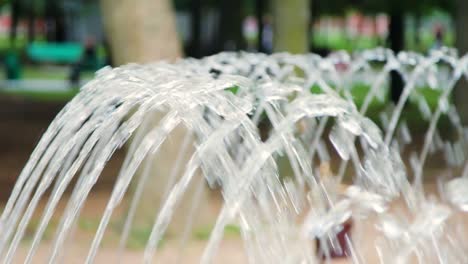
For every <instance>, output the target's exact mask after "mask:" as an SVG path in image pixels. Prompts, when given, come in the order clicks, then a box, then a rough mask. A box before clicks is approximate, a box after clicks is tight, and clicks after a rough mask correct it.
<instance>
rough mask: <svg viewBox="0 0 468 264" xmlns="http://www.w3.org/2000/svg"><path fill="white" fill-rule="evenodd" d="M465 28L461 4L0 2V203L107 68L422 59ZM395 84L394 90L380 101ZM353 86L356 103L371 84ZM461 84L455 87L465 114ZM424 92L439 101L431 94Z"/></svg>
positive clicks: (447, 0) (465, 47)
mask: <svg viewBox="0 0 468 264" xmlns="http://www.w3.org/2000/svg"><path fill="white" fill-rule="evenodd" d="M467 26H468V1H467V0H392V1H388V0H224V1H221V0H118V1H117V0H100V1H99V0H6V1H5V0H4V1H0V61H1V69H0V72H1V77H0V199H1V200H2V201H3V202H2V204H3V203H4V201H5V200H6V199H7V198H8V196H9V194H10V191H11V189H12V186H13V184H14V182H15V180H16V178H17V176H18V175H19V173H20V172H21V169H22V168H23V166H24V164H25V163H26V161H27V160H28V158H29V155H30V153H31V152H32V150H33V149H34V146H35V145H36V144H37V142H38V140H39V139H40V137H41V135H42V133H43V132H44V131H45V130H46V129H47V127H48V125H49V124H50V122H51V121H52V119H53V118H54V117H55V115H56V114H57V113H58V112H59V111H60V109H62V108H63V106H64V105H65V104H66V103H67V102H68V101H69V100H70V99H72V98H73V96H74V95H76V94H77V93H78V91H79V87H81V86H82V85H83V84H85V83H86V82H87V81H89V80H90V79H91V78H93V75H94V72H95V71H96V70H98V69H100V68H102V67H104V66H106V65H110V66H113V67H114V66H118V65H122V64H125V63H129V62H141V63H145V62H151V61H156V60H161V59H164V60H174V59H177V58H182V57H195V58H200V57H203V56H208V55H212V54H216V53H218V52H222V51H249V52H263V53H273V52H283V51H287V52H291V53H307V52H313V53H317V54H319V55H322V56H326V55H328V54H330V53H331V52H334V51H338V50H345V51H348V52H350V53H353V52H359V51H361V50H364V49H372V48H375V47H387V48H390V49H392V50H393V51H395V52H399V51H402V50H410V51H416V52H420V53H423V54H427V53H429V52H430V51H431V50H434V49H438V48H441V47H443V46H448V47H454V48H457V49H458V52H459V54H460V55H464V54H465V53H466V52H467V51H468V30H467ZM392 78H393V77H392ZM392 83H398V82H397V81H394V82H392ZM401 89H402V87H401V85H392V87H391V90H390V92H389V93H390V95H389V96H388V98H386V99H385V100H386V101H385V102H384V104H389V105H391V104H393V103H394V102H395V101H396V100H398V97H399V93H400V92H401ZM358 90H359V89H358ZM358 90H356V94H355V96H356V97H357V98H359V96H361V97H362V98H363V96H365V93H366V90H365V89H364V90H363V91H360V92H359V91H358ZM466 91H467V90H466V89H458V90H457V91H456V92H455V94H456V95H457V98H458V100H459V101H460V102H461V104H459V108H458V109H459V112H460V113H461V116H462V118H465V119H466V116H468V111H465V110H466V109H468V108H467V106H465V105H466V103H464V102H468V94H467V92H466ZM426 96H428V98H426V100H427V102H432V104H434V105H435V104H436V103H437V98H438V97H437V93H435V94H434V93H432V92H431V94H428V95H426ZM356 101H357V103H358V102H359V99H357V100H356ZM430 107H433V105H430ZM464 109H465V110H464ZM414 119H415V120H417V119H418V117H417V116H416V117H415V118H414ZM416 123H417V122H416ZM465 124H466V122H465ZM422 131H425V130H422ZM423 135H424V134H422V133H421V138H422V137H423ZM123 154H124V153H117V155H116V156H115V158H114V159H113V160H111V161H110V162H111V164H110V166H108V169H106V170H105V171H104V177H102V179H100V180H99V182H98V184H97V185H96V188H95V190H96V191H103V193H108V192H109V191H110V190H111V188H112V184H113V179H114V177H113V176H115V175H116V173H117V171H118V170H119V165H120V164H121V162H122V157H123ZM96 201H97V203H102V204H104V203H105V201H106V200H105V199H102V200H99V197H98V198H97V200H96ZM96 214H99V212H97V213H96ZM81 224H82V225H83V226H84V228H85V229H86V227H89V226H90V225H97V224H96V223H92V220H89V219H88V222H86V221H85V222H84V223H81Z"/></svg>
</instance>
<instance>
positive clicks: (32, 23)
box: [28, 1, 36, 43]
mask: <svg viewBox="0 0 468 264" xmlns="http://www.w3.org/2000/svg"><path fill="white" fill-rule="evenodd" d="M35 37H36V10H34V2H33V1H29V7H28V43H32V42H33V41H34V39H35Z"/></svg>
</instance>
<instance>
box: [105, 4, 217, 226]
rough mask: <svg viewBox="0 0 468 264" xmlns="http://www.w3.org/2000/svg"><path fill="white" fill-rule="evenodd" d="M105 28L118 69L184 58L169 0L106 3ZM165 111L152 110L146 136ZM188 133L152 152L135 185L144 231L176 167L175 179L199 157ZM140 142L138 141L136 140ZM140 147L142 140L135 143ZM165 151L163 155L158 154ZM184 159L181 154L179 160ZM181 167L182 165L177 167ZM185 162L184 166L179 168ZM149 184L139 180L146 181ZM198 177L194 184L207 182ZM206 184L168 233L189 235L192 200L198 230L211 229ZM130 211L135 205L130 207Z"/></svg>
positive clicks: (192, 192)
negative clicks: (193, 155) (196, 201)
mask: <svg viewBox="0 0 468 264" xmlns="http://www.w3.org/2000/svg"><path fill="white" fill-rule="evenodd" d="M101 10H102V13H103V20H104V27H105V30H106V33H107V37H108V40H109V44H110V47H111V52H112V58H113V60H114V62H115V64H116V65H122V64H126V63H130V62H138V63H147V62H154V61H158V60H175V59H176V58H179V57H181V56H182V51H181V44H180V42H179V37H178V34H177V31H176V24H175V15H174V12H173V9H172V6H171V2H170V1H169V0H118V1H116V0H101ZM165 115H166V113H163V112H153V113H149V114H147V115H146V116H145V122H147V124H148V126H145V128H143V127H140V128H139V129H145V130H146V131H144V132H143V133H142V134H143V135H146V134H147V133H148V132H149V131H150V130H152V129H155V127H156V126H158V124H159V123H160V121H161V120H162V119H163V117H164V116H165ZM187 133H189V132H188V131H187V129H186V128H185V127H184V126H182V125H180V126H178V127H176V128H175V129H174V130H172V131H171V133H170V135H169V138H168V140H166V141H165V142H164V143H163V144H161V145H160V147H159V152H158V154H149V155H148V156H147V157H146V159H145V160H144V161H143V163H142V164H141V165H140V169H139V171H138V172H137V174H136V175H135V177H134V180H133V181H132V182H131V186H130V192H131V196H129V197H132V196H133V197H136V196H135V195H139V196H140V197H139V199H138V200H136V201H137V202H138V203H137V207H135V211H134V215H135V223H136V225H138V226H139V228H140V227H141V228H143V229H148V230H151V226H152V225H153V223H154V221H155V216H156V213H157V212H158V210H159V208H160V206H161V205H162V202H163V201H165V198H166V195H167V194H168V193H167V191H168V190H171V189H168V188H167V186H171V187H172V185H173V184H174V181H175V180H176V179H175V178H174V177H171V176H173V175H174V174H173V169H174V167H179V172H178V173H177V174H175V176H180V175H181V174H182V173H183V170H184V168H185V166H184V165H185V164H187V163H188V160H189V158H190V157H191V155H190V154H191V153H194V145H195V144H194V139H193V138H192V137H190V136H189V137H188V141H185V140H184V139H185V138H186V135H187ZM135 140H139V139H136V138H133V139H132V140H131V141H135ZM184 141H185V142H187V143H188V147H187V149H185V151H182V149H181V148H182V146H183V144H184ZM133 143H137V142H133ZM159 153H162V154H159ZM179 155H182V156H181V159H180V161H178V159H179ZM176 164H179V165H176ZM180 164H182V165H180ZM145 175H146V177H147V178H146V180H145V181H143V182H144V184H142V185H140V184H139V182H140V181H139V180H140V179H142V177H145ZM200 176H201V175H197V176H196V177H194V178H195V180H194V181H199V182H200V181H203V178H202V177H200ZM206 188H207V187H206V186H205V185H204V182H201V184H197V183H194V184H191V185H190V187H188V189H187V190H186V192H185V193H184V197H183V198H182V199H181V201H180V203H179V206H178V209H177V210H175V212H174V215H173V218H172V220H171V223H170V226H169V227H168V228H169V231H168V232H170V233H171V234H180V233H182V232H184V231H185V225H186V220H187V218H186V215H187V214H188V213H189V212H190V210H191V208H192V205H193V200H194V199H196V198H194V197H197V198H198V199H200V201H202V202H200V206H199V207H198V208H197V211H196V214H195V215H194V217H193V219H191V220H193V222H192V224H193V225H194V226H198V227H200V226H202V225H207V223H206V221H207V220H206V219H207V217H208V216H209V214H208V213H207V211H206V210H208V206H209V205H208V203H206V202H203V201H205V200H207V199H208V198H207V195H208V193H207V192H206ZM129 208H130V207H129Z"/></svg>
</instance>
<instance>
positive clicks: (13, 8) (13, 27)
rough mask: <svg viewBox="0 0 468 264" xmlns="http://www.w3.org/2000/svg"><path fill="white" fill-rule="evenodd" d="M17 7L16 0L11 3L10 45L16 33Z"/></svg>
mask: <svg viewBox="0 0 468 264" xmlns="http://www.w3.org/2000/svg"><path fill="white" fill-rule="evenodd" d="M19 7H20V6H19V2H18V1H13V2H12V3H11V25H10V46H13V45H14V43H15V41H16V36H17V35H18V22H19V12H20V10H19Z"/></svg>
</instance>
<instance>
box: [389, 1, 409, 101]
mask: <svg viewBox="0 0 468 264" xmlns="http://www.w3.org/2000/svg"><path fill="white" fill-rule="evenodd" d="M403 23H404V20H403V14H402V13H401V12H400V11H399V10H393V11H392V14H391V15H390V30H389V35H388V37H389V39H390V47H391V49H392V50H393V52H395V54H397V53H398V52H400V51H402V50H403V46H404V43H405V42H404V36H405V33H404V25H403ZM390 76H391V88H390V93H391V98H392V101H393V102H394V103H395V104H397V102H398V100H399V99H400V96H401V93H402V92H403V85H404V83H403V78H402V77H401V76H400V74H399V73H397V72H396V71H392V72H391V73H390Z"/></svg>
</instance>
